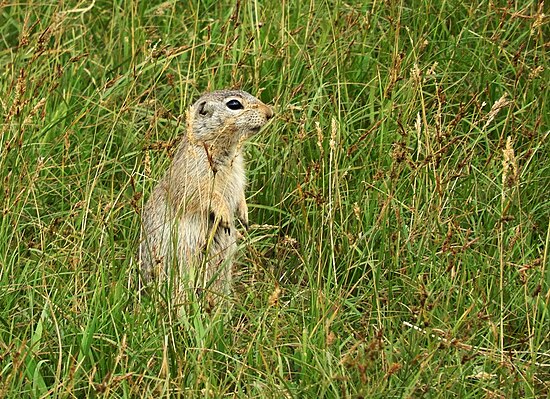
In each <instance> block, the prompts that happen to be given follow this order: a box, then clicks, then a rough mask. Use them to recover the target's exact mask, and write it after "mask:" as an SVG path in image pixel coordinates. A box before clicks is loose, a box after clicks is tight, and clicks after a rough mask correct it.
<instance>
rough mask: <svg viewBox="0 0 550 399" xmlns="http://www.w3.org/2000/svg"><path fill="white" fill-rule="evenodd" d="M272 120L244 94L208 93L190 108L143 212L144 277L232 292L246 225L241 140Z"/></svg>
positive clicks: (263, 107) (175, 286)
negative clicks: (182, 133) (180, 136)
mask: <svg viewBox="0 0 550 399" xmlns="http://www.w3.org/2000/svg"><path fill="white" fill-rule="evenodd" d="M272 117H273V111H272V110H271V108H270V107H268V106H267V105H265V104H264V103H262V102H261V101H260V100H258V99H257V98H256V97H254V96H252V95H250V94H248V93H246V92H244V91H240V90H219V91H214V92H211V93H206V94H204V95H203V96H201V97H200V98H199V99H198V100H197V101H196V102H195V104H193V106H192V107H191V108H190V109H189V110H188V111H187V128H186V135H185V137H183V139H182V140H181V142H180V143H179V145H178V147H177V150H176V153H175V156H174V159H173V161H172V164H171V166H170V168H169V169H168V171H167V172H166V174H165V175H164V177H163V178H162V179H161V180H160V181H159V183H158V184H157V186H156V187H155V188H154V190H153V192H152V194H151V197H150V198H149V200H148V201H147V203H146V204H145V207H144V209H143V213H142V230H141V242H140V247H139V258H140V264H141V272H142V276H143V279H144V280H145V281H146V282H148V281H151V280H154V279H158V281H171V282H173V284H172V287H173V288H172V289H173V290H176V291H177V292H180V293H181V292H183V290H184V289H185V287H188V288H191V289H193V290H195V291H197V290H203V289H207V290H208V291H209V292H219V293H222V294H227V293H228V291H229V289H230V285H231V268H232V265H231V263H232V262H231V259H232V257H233V255H234V252H235V250H236V247H237V244H236V239H237V236H238V234H239V233H238V231H237V230H236V226H235V216H237V218H238V219H239V220H240V222H241V223H242V224H243V225H244V226H248V206H247V205H246V200H245V195H244V189H245V184H246V178H245V170H244V161H243V156H242V144H243V142H244V141H245V140H246V139H247V138H249V137H250V136H252V135H253V134H255V133H257V132H258V131H259V130H260V129H261V128H262V127H263V126H264V125H265V124H266V123H267V121H268V120H269V119H271V118H272Z"/></svg>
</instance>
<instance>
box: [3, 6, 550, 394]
mask: <svg viewBox="0 0 550 399" xmlns="http://www.w3.org/2000/svg"><path fill="white" fill-rule="evenodd" d="M547 14H548V9H547V8H545V5H544V3H543V2H536V1H528V0H526V1H522V2H507V3H504V2H496V3H495V2H487V1H482V2H479V3H474V2H465V3H463V2H458V1H436V2H431V1H425V0H417V1H413V2H396V1H386V2H380V1H374V2H354V1H351V2H341V1H339V0H334V1H328V0H327V1H322V0H310V1H309V2H298V1H290V2H287V1H284V2H282V3H277V2H271V3H268V2H261V3H260V2H257V1H237V2H216V1H209V0H205V1H196V2H186V1H182V2H176V1H166V2H158V1H149V2H132V1H119V2H114V3H113V2H105V1H99V0H98V1H92V2H82V3H74V2H55V1H36V2H35V1H31V2H28V3H20V2H19V3H18V2H9V1H8V2H4V3H2V4H1V5H0V76H1V78H0V94H1V96H0V109H1V115H0V116H1V118H2V125H0V129H1V132H0V133H1V136H0V184H1V191H0V210H1V219H0V267H1V269H0V397H37V398H38V397H42V398H45V397H56V398H71V397H78V398H82V397H112V398H118V397H121V398H122V397H124V398H130V397H208V398H217V397H223V396H228V397H247V398H253V397H262V398H263V397H272V398H280V397H292V398H302V397H312V398H313V397H319V398H321V397H328V398H332V397H342V398H359V397H365V398H366V397H368V398H376V397H380V398H387V397H464V398H468V397H472V398H474V397H475V398H477V397H503V398H504V397H531V398H535V397H547V396H548V395H549V389H550V335H549V334H550V328H549V326H550V315H549V304H550V268H549V266H548V249H549V246H550V227H549V215H550V198H549V194H548V193H550V163H549V162H548V160H549V156H550V152H549V137H548V136H549V134H550V131H549V126H550V116H549V115H550V112H549V109H548V102H549V96H548V81H549V80H550V75H549V72H548V71H549V68H550V65H549V62H548V55H547V51H548V46H549V42H548V40H549V37H550V35H549V29H548V17H547ZM223 87H239V88H243V89H245V90H247V91H250V92H251V93H253V94H256V95H258V96H259V97H261V98H262V99H263V100H264V101H265V102H267V103H270V104H272V105H273V106H274V107H275V109H276V113H277V117H276V118H275V120H274V121H273V122H272V123H270V125H269V126H268V128H267V129H266V130H265V131H264V132H263V133H262V134H260V135H259V136H257V137H256V138H255V139H254V140H253V142H251V143H250V144H249V145H248V147H247V159H248V160H249V162H248V169H249V173H248V175H249V180H250V184H249V189H248V198H249V206H250V211H251V212H250V213H251V214H250V219H251V221H252V222H253V223H254V225H253V226H252V228H251V229H250V230H249V231H248V232H247V233H246V234H245V238H244V240H243V241H242V243H241V255H240V257H239V261H238V265H237V270H236V275H237V276H236V281H235V287H234V291H235V292H234V295H233V296H232V297H231V298H227V299H226V300H225V303H224V305H223V306H220V307H218V308H215V309H205V308H204V307H202V306H201V304H200V303H198V302H197V303H190V304H188V306H186V311H185V312H183V313H182V314H180V315H178V312H176V311H175V310H174V309H172V307H171V304H170V299H169V298H165V297H162V295H160V294H156V293H155V292H152V293H150V294H149V295H145V296H143V295H141V294H140V293H139V291H138V289H137V288H138V285H137V281H138V271H137V266H136V260H135V258H134V255H135V253H136V248H137V243H138V235H139V229H140V210H141V207H142V205H143V203H144V200H145V199H146V198H147V197H148V195H149V193H150V192H151V189H152V187H153V186H154V184H155V182H156V180H157V179H158V178H159V177H160V176H161V175H162V173H163V171H164V170H165V168H166V167H167V165H168V162H169V160H170V156H171V154H172V153H173V149H174V145H175V143H176V142H177V137H178V135H179V134H180V133H181V127H182V125H183V124H184V123H183V120H182V115H183V114H184V112H185V109H186V108H187V107H188V106H189V104H190V103H191V102H192V101H193V100H194V99H195V98H196V97H197V96H198V95H199V94H200V93H201V92H203V91H206V90H211V89H219V88H223Z"/></svg>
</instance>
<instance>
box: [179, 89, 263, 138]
mask: <svg viewBox="0 0 550 399" xmlns="http://www.w3.org/2000/svg"><path fill="white" fill-rule="evenodd" d="M272 117H273V111H272V109H271V108H270V107H268V106H267V105H265V104H264V103H263V102H261V101H260V100H258V99H257V98H256V97H254V96H252V95H251V94H249V93H247V92H245V91H242V90H218V91H213V92H210V93H206V94H203V95H202V96H201V97H200V98H199V99H198V100H197V101H196V102H195V104H193V106H192V107H191V109H190V113H189V114H188V127H187V129H188V136H190V135H192V138H193V139H195V140H198V141H202V142H209V143H216V144H221V145H228V146H231V145H232V144H236V143H238V142H241V141H243V140H245V139H247V138H248V137H250V136H252V135H253V134H255V133H258V132H259V131H260V129H261V128H262V127H263V126H264V125H265V124H266V123H267V121H268V120H269V119H271V118H272Z"/></svg>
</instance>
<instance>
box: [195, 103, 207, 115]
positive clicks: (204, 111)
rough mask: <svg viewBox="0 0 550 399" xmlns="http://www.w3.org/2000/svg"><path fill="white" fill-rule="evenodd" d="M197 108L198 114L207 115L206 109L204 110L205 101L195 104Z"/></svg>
mask: <svg viewBox="0 0 550 399" xmlns="http://www.w3.org/2000/svg"><path fill="white" fill-rule="evenodd" d="M197 110H198V111H199V114H200V115H202V116H205V115H208V111H207V110H206V101H202V102H200V103H199V104H198V105H197Z"/></svg>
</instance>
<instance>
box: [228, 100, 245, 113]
mask: <svg viewBox="0 0 550 399" xmlns="http://www.w3.org/2000/svg"><path fill="white" fill-rule="evenodd" d="M225 105H227V108H229V109H232V110H233V111H236V110H238V109H244V107H243V105H242V104H241V102H240V101H239V100H229V101H228V102H226V103H225Z"/></svg>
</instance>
